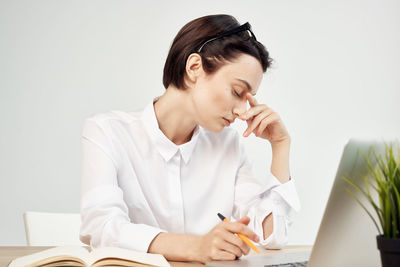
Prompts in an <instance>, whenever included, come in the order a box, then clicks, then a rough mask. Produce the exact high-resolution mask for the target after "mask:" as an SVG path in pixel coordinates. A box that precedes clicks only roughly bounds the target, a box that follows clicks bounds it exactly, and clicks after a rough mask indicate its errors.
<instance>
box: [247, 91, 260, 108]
mask: <svg viewBox="0 0 400 267" xmlns="http://www.w3.org/2000/svg"><path fill="white" fill-rule="evenodd" d="M246 97H247V100H248V101H249V104H250V106H251V107H254V106H257V105H258V102H257V99H256V98H255V97H254V96H253V95H252V94H250V93H247V94H246Z"/></svg>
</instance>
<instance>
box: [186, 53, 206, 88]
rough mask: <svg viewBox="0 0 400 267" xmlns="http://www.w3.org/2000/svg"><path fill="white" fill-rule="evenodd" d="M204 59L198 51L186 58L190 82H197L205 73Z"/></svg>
mask: <svg viewBox="0 0 400 267" xmlns="http://www.w3.org/2000/svg"><path fill="white" fill-rule="evenodd" d="M203 72H204V71H203V61H202V60H201V56H200V55H199V54H197V53H192V54H190V55H189V57H188V59H187V60H186V77H187V81H188V82H189V83H195V82H196V81H197V78H198V77H199V76H200V75H201V74H202V73H203Z"/></svg>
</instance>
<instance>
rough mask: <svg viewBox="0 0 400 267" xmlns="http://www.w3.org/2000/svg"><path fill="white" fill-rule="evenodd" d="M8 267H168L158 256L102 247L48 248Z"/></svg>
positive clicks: (21, 258)
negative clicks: (88, 248) (91, 249)
mask: <svg viewBox="0 0 400 267" xmlns="http://www.w3.org/2000/svg"><path fill="white" fill-rule="evenodd" d="M8 266H9V267H22V266H25V267H36V266H37V267H39V266H40V267H58V266H63V267H64V266H71V267H86V266H91V267H101V266H128V267H131V266H132V267H133V266H147V267H149V266H160V267H167V266H168V267H170V265H169V263H168V261H167V260H166V259H165V258H164V256H162V255H160V254H150V253H143V252H137V251H133V250H128V249H123V248H115V247H103V248H97V249H94V250H93V251H91V252H89V251H88V250H87V249H85V248H84V247H79V246H62V247H55V248H50V249H47V250H44V251H40V252H37V253H34V254H31V255H27V256H23V257H20V258H17V259H15V260H13V261H12V262H11V263H10V264H9V265H8Z"/></svg>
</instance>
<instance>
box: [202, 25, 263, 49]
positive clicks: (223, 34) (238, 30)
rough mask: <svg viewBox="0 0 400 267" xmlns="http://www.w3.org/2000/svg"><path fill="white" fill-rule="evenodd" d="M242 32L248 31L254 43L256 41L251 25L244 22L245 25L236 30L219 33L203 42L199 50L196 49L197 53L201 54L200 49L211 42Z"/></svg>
mask: <svg viewBox="0 0 400 267" xmlns="http://www.w3.org/2000/svg"><path fill="white" fill-rule="evenodd" d="M243 31H249V32H250V33H251V37H253V38H254V41H257V39H256V36H255V35H254V33H253V32H252V30H251V25H250V23H248V22H246V23H245V24H243V25H241V26H239V27H236V28H234V29H232V30H229V31H227V32H223V33H221V34H218V35H216V36H214V37H212V38H210V39H208V40H207V41H205V42H204V43H203V44H202V45H201V46H200V47H199V49H197V53H200V52H201V49H202V48H203V47H204V46H205V45H206V44H208V43H209V42H212V41H214V40H217V39H221V38H224V37H226V36H229V35H232V34H235V33H239V32H243Z"/></svg>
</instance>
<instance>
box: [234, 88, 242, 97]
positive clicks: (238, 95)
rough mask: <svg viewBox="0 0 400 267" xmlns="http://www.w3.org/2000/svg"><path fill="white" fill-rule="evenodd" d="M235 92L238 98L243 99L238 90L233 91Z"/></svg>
mask: <svg viewBox="0 0 400 267" xmlns="http://www.w3.org/2000/svg"><path fill="white" fill-rule="evenodd" d="M233 91H234V92H235V95H236V96H237V97H241V96H240V94H239V93H238V92H237V91H236V90H233Z"/></svg>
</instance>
